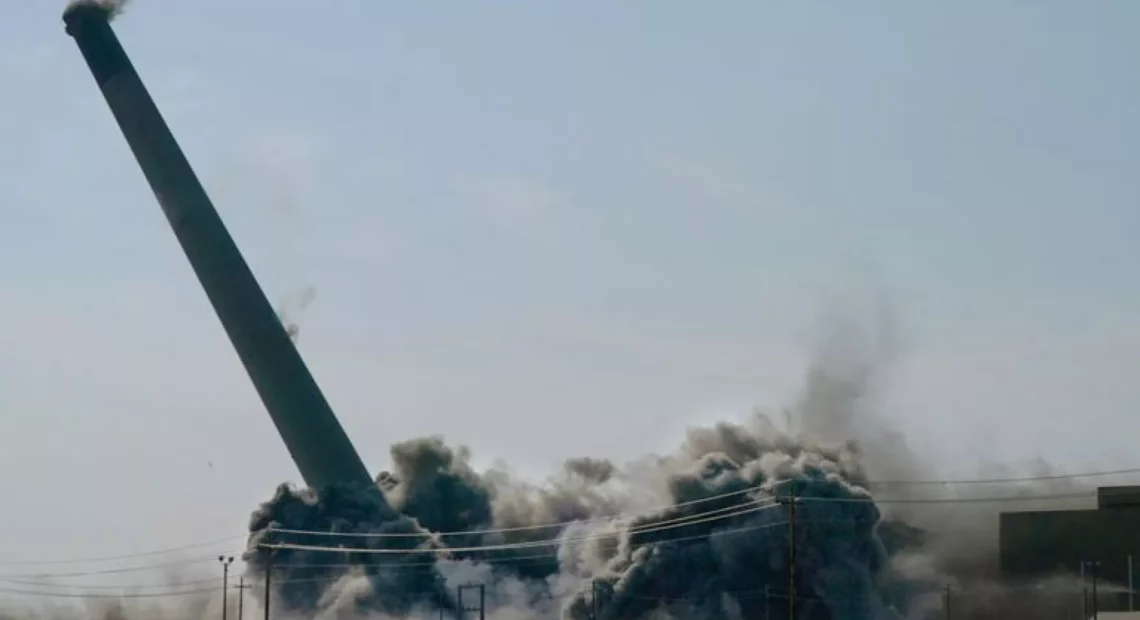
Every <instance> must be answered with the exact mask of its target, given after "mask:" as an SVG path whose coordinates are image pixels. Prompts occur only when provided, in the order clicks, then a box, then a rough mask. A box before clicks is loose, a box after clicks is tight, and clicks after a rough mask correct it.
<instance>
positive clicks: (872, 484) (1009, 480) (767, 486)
mask: <svg viewBox="0 0 1140 620" xmlns="http://www.w3.org/2000/svg"><path fill="white" fill-rule="evenodd" d="M1126 474H1140V467H1132V468H1125V469H1116V470H1102V471H1088V472H1079V473H1074V474H1052V475H1042V476H1024V477H1006V478H966V479H926V480H922V479H912V480H876V481H869V482H867V483H866V484H865V485H861V486H866V487H868V488H876V487H885V486H896V487H897V486H907V485H913V486H924V485H928V486H951V485H985V484H1013V483H1029V482H1047V481H1058V480H1070V479H1079V478H1094V477H1107V476H1120V475H1126ZM791 480H792V479H784V480H781V481H779V482H777V483H775V484H777V485H778V484H781V483H784V482H789V481H791ZM773 486H774V485H773V484H772V483H763V484H760V485H755V486H751V487H748V488H745V489H739V490H736V491H730V492H727V493H721V494H717V495H713V496H710V497H706V498H700V499H695V500H690V501H685V502H680V503H677V504H673V505H670V506H664V507H662V508H660V509H658V510H657V511H654V512H660V511H662V510H670V509H676V508H683V507H686V506H692V505H696V504H701V503H705V502H712V501H716V500H719V499H725V498H728V497H732V496H737V495H743V494H746V493H751V492H755V491H764V490H768V491H770V490H771V489H772V488H773ZM1091 495H1093V493H1092V492H1086V493H1072V494H1053V495H1040V496H1013V497H994V498H929V499H919V498H905V499H889V498H883V499H877V498H874V499H873V498H867V499H850V500H846V499H845V500H842V501H873V502H875V503H882V504H904V503H905V504H921V503H951V504H952V503H985V502H1005V501H1038V500H1042V501H1043V500H1048V499H1062V498H1076V497H1085V496H1091ZM804 499H809V498H804ZM810 501H820V500H819V498H815V499H811V500H810ZM837 501H839V500H837ZM636 516H637V515H632V517H636ZM644 516H652V513H646V514H645V515H644ZM622 518H631V516H630V515H614V516H611V517H602V518H597V519H589V520H579V521H565V522H560V523H550V524H544V525H526V526H517V527H511V528H494V529H485V530H469V531H456V532H427V533H381V532H360V533H352V532H322V531H315V530H299V529H286V528H270V529H269V530H268V531H276V532H280V533H285V534H295V535H313V536H346V537H363V538H373V537H375V538H389V537H393V538H400V537H430V536H462V535H467V536H470V535H481V534H496V533H510V532H519V531H532V530H543V529H555V528H560V527H566V526H569V525H574V524H583V525H585V524H590V523H601V522H613V521H614V520H616V519H622ZM243 538H247V535H245V534H243V535H239V536H229V537H226V538H218V539H214V540H208V541H203V542H197V543H190V544H186V545H181V546H177V547H167V548H163V549H156V550H151V551H143V552H137V553H127V554H120V555H108V556H99V557H87V558H78V559H69V560H27V561H3V562H0V566H13V567H15V566H58V565H66V564H89V563H98V562H111V561H117V560H128V559H136V558H144V557H153V556H158V555H164V554H169V553H174V552H178V551H185V550H189V549H199V548H203V547H209V546H213V545H218V544H222V543H226V542H232V541H234V540H239V539H243ZM167 565H173V564H167ZM159 566H163V565H162V564H156V565H153V566H144V567H137V568H126V569H111V570H108V571H89V572H81V573H80V572H76V573H65V574H63V575H68V576H71V575H75V576H78V575H90V574H101V573H104V574H106V573H116V572H132V571H136V570H148V569H150V568H152V567H159ZM63 575H56V576H63Z"/></svg>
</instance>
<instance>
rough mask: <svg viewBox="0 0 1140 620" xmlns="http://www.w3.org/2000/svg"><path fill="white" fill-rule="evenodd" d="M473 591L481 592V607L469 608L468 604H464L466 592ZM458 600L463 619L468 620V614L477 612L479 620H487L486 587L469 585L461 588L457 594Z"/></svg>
mask: <svg viewBox="0 0 1140 620" xmlns="http://www.w3.org/2000/svg"><path fill="white" fill-rule="evenodd" d="M471 590H477V591H478V592H479V606H478V607H468V606H467V604H466V603H464V602H463V593H464V592H465V591H471ZM456 598H457V600H456V602H457V603H458V605H457V607H459V613H460V614H461V616H460V617H461V618H463V619H464V620H466V617H467V612H469V611H477V612H479V620H486V619H487V613H486V612H487V588H486V586H484V585H483V584H481V583H480V584H469V585H465V586H459V588H458V592H457V593H456Z"/></svg>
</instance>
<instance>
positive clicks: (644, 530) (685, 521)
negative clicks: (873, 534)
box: [261, 502, 779, 555]
mask: <svg viewBox="0 0 1140 620" xmlns="http://www.w3.org/2000/svg"><path fill="white" fill-rule="evenodd" d="M778 506H779V505H778V504H776V503H774V502H771V503H765V504H761V505H758V506H753V507H749V508H744V509H740V510H735V511H734V512H728V513H726V514H720V515H715V516H711V517H709V516H706V515H708V514H712V513H714V512H722V511H723V510H725V509H720V510H716V511H709V512H708V513H697V514H695V515H690V516H687V517H682V518H679V519H670V520H666V521H663V522H660V523H656V524H649V525H646V526H644V527H633V528H630V529H628V530H624V531H622V532H610V533H606V534H602V535H593V536H580V537H573V538H552V539H545V540H539V541H525V542H518V543H504V544H498V545H477V546H471V547H435V548H413V549H391V548H379V549H377V548H371V547H364V548H358V547H328V546H322V545H297V544H290V543H279V544H266V545H261V546H262V547H263V548H265V549H288V550H293V551H317V552H329V553H366V554H381V555H397V554H401V555H402V554H412V553H456V552H475V551H510V550H514V549H529V548H535V547H546V546H552V545H562V544H564V543H572V542H586V541H591V540H605V539H607V538H613V537H614V536H615V535H618V534H627V535H629V534H648V533H652V532H658V531H662V530H669V529H675V528H679V527H686V526H689V525H696V524H698V523H706V522H709V521H718V520H722V519H729V518H732V517H736V516H740V515H744V514H751V513H755V512H759V511H762V510H771V509H773V508H776V507H778ZM729 508H730V509H735V508H739V506H730V507H729Z"/></svg>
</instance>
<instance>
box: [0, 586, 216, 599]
mask: <svg viewBox="0 0 1140 620" xmlns="http://www.w3.org/2000/svg"><path fill="white" fill-rule="evenodd" d="M124 589H126V588H124ZM214 590H215V588H198V589H196V590H182V591H171V592H152V593H122V594H91V593H83V592H38V591H35V590H21V589H16V588H0V594H25V595H29V596H40V597H49V598H79V599H130V598H169V597H174V596H190V595H194V594H206V593H208V592H213V591H214Z"/></svg>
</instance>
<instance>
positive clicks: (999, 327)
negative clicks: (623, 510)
mask: <svg viewBox="0 0 1140 620" xmlns="http://www.w3.org/2000/svg"><path fill="white" fill-rule="evenodd" d="M328 4H329V6H325V5H322V6H321V7H320V8H319V9H316V8H314V6H315V5H314V4H313V3H299V2H288V1H280V2H275V3H269V2H263V1H260V0H251V1H249V2H244V3H232V2H221V1H220V0H202V1H199V2H192V3H167V2H156V1H153V0H152V1H149V2H147V1H143V0H140V1H139V2H137V3H135V4H134V5H132V7H131V8H130V9H129V10H128V11H127V13H126V14H125V15H124V16H123V17H122V18H121V19H120V20H119V21H118V22H117V23H116V29H117V31H118V32H119V34H120V36H121V38H122V39H123V43H124V45H125V46H126V47H127V49H128V52H129V53H130V54H131V55H132V57H133V59H134V60H135V62H136V65H137V68H138V69H139V72H140V73H141V74H142V77H143V79H144V80H145V81H146V82H147V84H148V86H149V87H150V89H151V91H152V93H153V94H154V96H155V98H156V100H157V102H158V104H159V106H160V107H161V108H162V110H163V112H164V113H165V115H166V117H167V119H168V121H169V122H170V124H171V126H172V128H173V130H174V132H175V133H176V135H177V136H178V137H179V139H180V140H181V142H182V144H183V147H184V148H185V150H186V151H187V154H188V155H189V157H190V159H191V161H192V162H193V163H194V165H195V166H196V168H197V170H198V172H199V174H200V176H201V177H202V178H203V179H204V180H205V182H206V183H207V185H208V187H209V188H210V190H211V192H212V195H213V197H214V199H215V202H216V203H217V204H218V207H219V209H220V210H221V211H222V213H223V217H224V218H225V219H226V222H227V224H228V225H229V226H230V228H231V230H232V231H233V233H234V235H235V237H236V238H237V241H238V243H239V245H241V247H242V248H243V250H244V251H245V252H246V254H247V257H248V258H249V260H250V262H251V263H252V265H253V267H254V269H255V271H256V273H257V274H258V276H259V277H260V278H261V279H262V282H263V284H264V286H265V288H266V289H267V291H268V293H269V294H270V296H271V298H273V299H275V300H281V301H282V302H283V303H284V305H285V306H286V308H287V309H288V308H289V307H290V305H291V304H292V305H293V306H300V305H303V304H302V303H300V302H301V301H303V300H304V299H305V297H306V295H307V294H308V291H309V290H310V289H309V287H315V289H316V290H317V296H316V298H315V300H314V301H313V302H312V304H311V305H310V306H309V307H307V308H304V310H303V312H300V313H299V316H298V317H296V320H297V322H298V324H299V325H300V340H299V343H300V346H301V349H302V352H303V354H304V355H305V357H306V359H307V360H308V362H309V364H310V366H311V367H312V369H313V370H314V373H315V374H316V376H317V378H318V380H319V381H320V382H321V384H322V386H323V387H324V389H325V391H326V394H327V395H328V397H329V399H330V400H331V402H332V403H333V405H334V407H335V408H336V410H337V412H338V414H339V416H340V418H341V420H342V422H343V423H344V425H345V426H346V428H347V430H348V432H349V434H350V435H351V437H352V438H353V440H354V441H355V442H356V445H357V447H358V449H359V450H360V452H361V453H362V456H363V457H364V458H365V460H366V462H367V463H368V464H369V466H370V467H372V468H373V469H374V470H376V471H379V470H380V469H381V468H383V467H384V466H385V465H386V463H387V448H388V445H389V444H390V443H391V442H394V441H398V440H403V439H407V438H410V437H414V436H418V435H424V434H431V433H442V434H445V435H446V436H447V437H448V439H449V440H452V441H456V442H462V443H465V444H469V445H471V446H472V448H473V449H474V451H475V454H476V457H477V458H478V459H479V460H480V461H481V462H483V463H490V462H491V461H492V460H494V459H503V460H505V461H507V462H509V463H511V464H512V466H513V467H514V468H516V470H518V471H520V472H521V473H523V474H525V475H531V476H536V477H537V476H542V475H544V473H545V472H547V471H549V470H550V469H551V468H552V467H553V466H554V465H555V464H556V463H557V462H559V461H560V460H561V459H563V458H565V457H568V456H572V455H582V454H591V455H597V456H607V457H614V458H617V459H619V460H620V459H625V458H634V457H637V456H639V455H641V454H643V453H645V452H649V451H653V450H658V449H663V448H665V447H668V446H671V445H672V444H673V443H675V442H676V441H677V440H678V438H679V435H680V432H681V430H682V429H683V428H684V427H685V426H686V425H688V424H690V423H696V422H707V421H710V420H712V419H717V418H721V417H741V416H744V415H746V414H747V413H748V411H749V409H750V408H751V407H752V406H757V405H758V406H762V407H766V408H770V409H778V408H779V407H780V406H781V405H784V404H787V403H789V402H791V401H792V400H793V399H794V397H795V394H796V392H797V389H798V387H799V385H800V383H801V380H802V373H803V371H804V368H805V365H806V362H807V360H808V358H809V357H810V355H811V353H812V347H813V342H814V339H815V338H816V337H817V336H818V335H819V332H820V330H821V329H825V328H826V325H828V324H829V322H830V321H831V320H832V319H831V318H830V316H831V313H833V312H852V308H855V310H854V313H855V314H860V313H871V312H874V311H875V310H874V309H875V308H878V307H886V308H889V310H890V316H891V317H892V319H891V321H892V326H893V328H894V332H895V333H897V334H898V336H899V342H898V351H897V352H898V355H897V357H896V358H895V360H894V364H893V365H892V366H891V368H890V372H889V374H888V380H887V382H886V384H885V387H884V392H883V394H882V395H881V396H882V402H881V403H880V406H881V410H882V411H883V413H884V415H885V416H886V417H888V418H890V419H894V420H896V421H897V422H898V424H899V426H900V427H901V428H902V429H903V430H905V431H906V432H907V435H908V437H909V440H910V441H911V442H912V443H913V444H915V445H916V446H918V447H919V449H920V450H921V451H923V452H926V453H928V454H930V455H931V458H932V460H933V461H935V462H937V463H939V464H940V466H941V467H942V468H943V469H944V470H945V471H946V472H948V473H954V472H958V473H961V472H971V471H974V470H976V469H977V467H978V466H979V465H980V464H982V463H983V462H989V463H1004V464H1011V465H1014V466H1016V465H1017V464H1018V463H1020V462H1024V461H1026V460H1030V459H1033V458H1035V457H1038V456H1043V457H1046V458H1047V459H1048V460H1049V461H1050V462H1051V463H1052V464H1054V465H1056V466H1058V467H1061V468H1064V469H1068V470H1082V469H1090V468H1096V467H1101V466H1105V467H1110V466H1111V467H1121V466H1134V465H1137V464H1138V463H1137V461H1136V460H1135V458H1134V456H1133V453H1134V449H1133V445H1132V444H1133V439H1132V435H1133V431H1134V429H1135V428H1136V422H1135V420H1136V415H1137V414H1136V410H1137V405H1138V404H1140V387H1135V386H1137V385H1140V384H1136V383H1134V382H1133V380H1132V379H1133V376H1134V374H1135V373H1134V371H1135V369H1136V367H1137V363H1138V362H1140V353H1138V345H1140V324H1138V323H1137V320H1136V318H1135V317H1136V316H1137V313H1136V311H1137V309H1138V306H1140V298H1138V294H1137V291H1138V290H1140V289H1138V288H1137V287H1136V284H1135V276H1134V275H1132V273H1130V272H1132V271H1134V265H1135V264H1136V262H1137V259H1138V258H1140V256H1138V254H1140V252H1138V251H1137V250H1136V249H1135V244H1133V243H1130V242H1131V241H1132V239H1133V237H1134V235H1135V232H1134V231H1136V230H1137V226H1138V225H1140V215H1138V213H1140V212H1138V211H1137V209H1136V208H1135V205H1136V202H1137V197H1138V191H1137V186H1136V184H1135V182H1134V181H1133V175H1134V172H1135V170H1137V169H1140V166H1138V164H1140V148H1138V147H1137V145H1138V144H1140V141H1138V138H1140V122H1138V121H1137V120H1136V115H1135V113H1134V110H1135V109H1137V104H1140V82H1138V80H1140V78H1138V77H1137V75H1136V72H1135V70H1134V68H1133V67H1132V66H1131V65H1132V64H1133V59H1135V58H1136V57H1137V54H1138V53H1140V49H1137V47H1138V45H1140V44H1138V43H1137V42H1136V37H1135V32H1136V27H1137V26H1138V25H1140V7H1138V6H1136V5H1135V4H1134V3H1129V2H1123V1H1120V2H1108V1H1102V2H1098V3H1095V4H1083V5H1082V4H1078V3H1062V2H1039V3H1035V4H1034V5H1033V6H1032V7H1028V8H1027V7H1025V6H1021V5H1015V4H1013V3H1008V4H1005V5H999V4H994V3H983V2H960V3H954V5H953V6H950V5H941V6H934V5H933V4H928V5H926V6H915V5H910V4H904V3H860V4H859V6H858V7H856V6H855V5H839V4H835V5H832V6H827V7H825V6H822V5H811V6H808V5H806V4H802V3H796V4H795V5H794V6H793V3H783V4H778V5H777V4H770V5H767V6H762V5H761V4H759V3H750V2H726V3H721V4H718V6H717V7H716V8H715V10H713V9H711V8H710V9H708V10H706V11H705V12H703V13H698V12H697V11H695V10H694V9H693V5H691V4H689V3H681V2H653V3H649V2H642V3H624V4H622V5H620V6H617V5H614V4H612V3H603V2H593V3H582V2H577V3H573V4H571V3H563V4H555V3H545V4H538V3H528V4H526V5H525V6H524V3H513V4H510V3H500V4H495V5H491V4H481V5H480V6H479V7H478V8H476V7H475V6H474V5H469V4H464V3H458V2H456V3H446V4H436V5H432V6H428V5H418V4H416V5H413V3H403V4H396V3H374V2H341V3H328ZM60 10H61V7H60V6H57V5H56V4H55V3H51V2H36V3H30V2H25V3H20V5H19V6H18V7H13V8H10V9H9V12H8V15H7V17H6V19H5V20H4V21H3V22H0V77H2V78H3V80H4V92H5V95H6V96H5V99H4V103H5V107H4V114H3V115H0V135H2V136H3V137H4V139H3V142H2V143H0V170H2V171H3V172H2V173H0V174H2V175H3V176H2V178H3V182H2V183H0V206H2V207H3V212H2V213H3V215H2V216H0V218H2V219H0V260H2V261H3V264H5V265H7V269H6V270H5V271H4V274H5V276H6V277H5V279H4V290H5V294H4V301H3V304H2V305H0V309H2V314H0V318H2V319H3V321H2V322H0V411H2V412H3V415H2V416H0V437H3V444H2V447H0V490H2V492H3V493H4V495H5V497H6V498H8V499H7V501H6V504H5V505H6V507H7V510H6V513H5V514H6V520H5V528H4V530H3V532H0V548H3V549H4V550H5V556H6V557H7V558H10V559H12V560H22V559H53V558H60V559H67V558H75V557H80V556H86V555H104V554H114V553H119V552H129V551H133V550H146V549H152V548H155V547H163V546H169V545H177V544H181V543H185V542H192V541H198V540H205V539H212V538H219V537H222V536H228V535H240V534H241V533H242V531H243V528H244V525H245V522H246V520H247V516H248V514H249V512H250V510H251V509H252V508H253V507H254V506H255V505H256V502H258V501H260V500H263V499H265V498H267V497H268V496H269V493H270V492H271V490H272V488H273V486H274V485H275V484H277V483H279V482H281V481H284V480H296V479H297V478H298V476H297V474H296V470H295V468H294V466H293V464H292V462H291V461H290V460H289V458H288V455H287V454H286V452H285V450H284V449H283V446H282V445H281V442H280V440H279V439H278V438H277V436H276V434H275V432H274V430H273V428H272V426H271V424H270V422H269V419H268V416H267V415H266V414H265V412H264V411H263V409H262V407H261V405H260V403H259V402H258V401H257V399H256V396H255V394H254V392H253V390H252V388H251V387H250V385H249V383H248V380H247V379H246V377H245V375H244V372H243V371H242V369H241V367H240V365H239V364H238V361H237V359H236V357H235V355H234V354H233V352H232V350H231V349H230V347H229V344H228V342H227V341H226V340H225V338H224V334H223V332H222V330H221V328H220V326H219V325H218V323H217V319H216V318H215V317H214V315H213V314H212V312H211V310H210V308H209V306H208V304H207V302H206V300H205V297H204V295H203V294H202V292H201V290H200V288H199V287H198V285H197V282H196V281H195V280H194V278H193V275H192V273H191V271H190V269H189V268H188V266H187V264H186V262H185V259H184V258H183V256H182V254H181V252H180V250H179V248H178V246H177V244H176V243H175V241H174V238H173V236H172V235H171V233H170V231H169V230H168V228H167V224H166V222H165V221H164V220H163V219H162V216H161V213H160V211H159V210H158V208H157V206H156V205H155V203H154V199H153V196H152V195H151V193H150V190H149V189H148V188H147V186H146V183H145V182H144V180H143V178H142V175H141V174H140V173H139V170H138V168H137V167H136V165H135V163H134V161H133V159H132V158H131V155H130V153H129V151H128V149H127V147H126V145H125V143H124V142H123V139H122V137H121V135H120V134H119V132H118V129H117V128H116V127H115V125H114V122H113V120H112V118H111V115H110V113H109V112H108V110H107V109H106V106H105V104H104V103H103V101H102V99H101V97H100V95H99V92H98V90H97V88H96V87H95V85H94V83H93V82H92V80H91V77H90V75H89V74H88V73H87V70H86V68H85V67H84V65H83V62H82V59H81V57H80V55H79V53H78V51H77V50H76V49H75V48H74V44H73V43H72V41H71V40H70V39H69V38H68V37H67V36H65V35H64V33H63V28H62V24H61V23H60V21H59V12H60ZM867 308H871V310H867ZM296 309H297V310H300V308H296ZM837 309H838V310H837ZM234 548H235V549H236V548H237V547H236V544H235V547H234Z"/></svg>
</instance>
